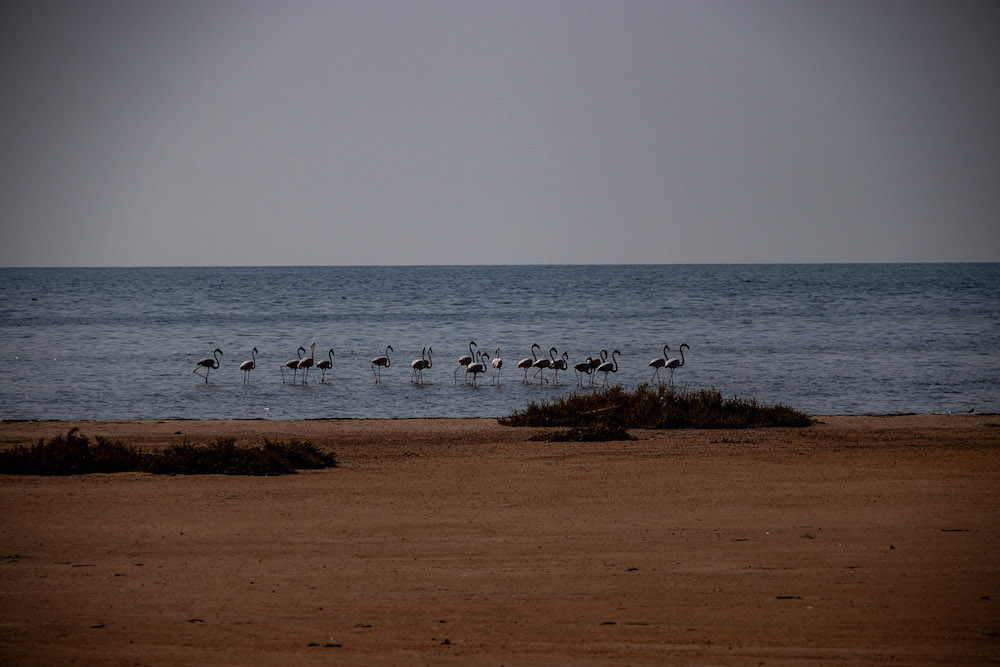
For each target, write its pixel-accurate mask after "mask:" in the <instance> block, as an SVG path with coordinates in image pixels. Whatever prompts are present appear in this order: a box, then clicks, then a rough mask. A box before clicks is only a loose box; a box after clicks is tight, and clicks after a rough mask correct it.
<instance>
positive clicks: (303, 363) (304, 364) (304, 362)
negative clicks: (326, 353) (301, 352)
mask: <svg viewBox="0 0 1000 667" xmlns="http://www.w3.org/2000/svg"><path fill="white" fill-rule="evenodd" d="M315 354H316V343H313V344H312V345H311V346H310V348H309V356H308V357H306V358H305V359H299V368H301V369H302V384H305V383H306V381H307V380H308V379H309V369H310V368H311V367H312V365H313V356H315Z"/></svg>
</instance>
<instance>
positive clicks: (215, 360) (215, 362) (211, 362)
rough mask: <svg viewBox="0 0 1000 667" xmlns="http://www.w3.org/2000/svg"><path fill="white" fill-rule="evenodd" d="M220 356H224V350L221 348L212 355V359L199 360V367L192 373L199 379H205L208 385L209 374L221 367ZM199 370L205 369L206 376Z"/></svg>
mask: <svg viewBox="0 0 1000 667" xmlns="http://www.w3.org/2000/svg"><path fill="white" fill-rule="evenodd" d="M220 354H222V350H220V349H219V348H215V352H214V353H213V354H212V356H211V357H205V358H204V359H199V360H198V365H197V366H195V367H194V371H192V372H193V373H194V374H195V375H197V376H198V377H203V378H205V384H208V374H209V373H210V372H211V371H212V369H213V368H218V367H219V355H220ZM199 368H204V369H205V374H204V375H202V374H201V373H199V372H198V369H199Z"/></svg>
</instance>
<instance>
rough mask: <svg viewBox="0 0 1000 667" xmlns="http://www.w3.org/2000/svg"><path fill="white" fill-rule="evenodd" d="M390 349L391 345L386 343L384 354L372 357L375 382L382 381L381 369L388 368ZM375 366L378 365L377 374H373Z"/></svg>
mask: <svg viewBox="0 0 1000 667" xmlns="http://www.w3.org/2000/svg"><path fill="white" fill-rule="evenodd" d="M392 351H393V349H392V345H386V346H385V354H383V355H381V356H378V357H375V358H374V359H372V375H374V376H375V384H378V383H380V382H382V369H383V368H389V353H390V352H392ZM376 366H378V375H375V367H376Z"/></svg>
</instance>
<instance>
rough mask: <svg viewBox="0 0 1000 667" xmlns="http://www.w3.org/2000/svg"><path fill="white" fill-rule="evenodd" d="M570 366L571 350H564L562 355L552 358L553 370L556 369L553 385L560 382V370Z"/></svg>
mask: <svg viewBox="0 0 1000 667" xmlns="http://www.w3.org/2000/svg"><path fill="white" fill-rule="evenodd" d="M567 368H569V352H563V353H562V357H560V358H559V359H553V360H552V370H554V371H555V373H554V375H553V378H552V386H553V387H554V386H556V385H557V384H559V371H564V370H566V369H567Z"/></svg>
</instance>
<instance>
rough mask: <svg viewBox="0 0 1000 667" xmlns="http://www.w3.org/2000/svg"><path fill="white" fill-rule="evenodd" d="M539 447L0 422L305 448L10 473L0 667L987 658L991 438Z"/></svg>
mask: <svg viewBox="0 0 1000 667" xmlns="http://www.w3.org/2000/svg"><path fill="white" fill-rule="evenodd" d="M817 419H818V420H819V421H818V423H816V424H814V425H812V426H809V427H802V428H767V429H718V430H715V429H713V430H704V431H695V430H645V429H631V430H630V432H631V433H632V434H633V435H635V436H637V437H638V438H639V440H636V441H627V442H597V443H556V442H551V443H550V442H532V441H529V440H528V438H530V436H532V435H534V434H537V433H540V432H544V431H546V430H556V429H554V428H553V429H548V428H545V427H542V428H539V427H507V426H501V425H499V424H498V423H497V422H496V420H495V419H492V418H478V419H467V418H463V419H448V418H444V419H437V418H434V419H426V418H425V419H415V418H407V419H386V420H378V419H323V420H303V421H282V420H257V419H253V420H212V421H200V420H141V421H132V420H111V421H71V422H68V421H54V422H37V421H32V422H0V447H7V446H11V445H13V444H33V443H34V442H37V441H38V439H39V438H46V439H47V438H50V437H53V436H55V435H58V434H60V433H65V432H66V431H67V430H69V428H72V427H74V426H77V427H79V428H80V430H81V432H82V433H83V434H84V435H87V436H89V437H94V436H97V435H103V436H106V437H109V438H113V439H122V440H126V441H127V442H128V443H129V444H134V445H140V446H150V447H159V446H166V445H169V444H174V443H176V442H179V441H181V440H182V439H184V438H187V439H188V440H189V441H192V442H204V441H208V440H211V439H214V438H216V437H222V436H227V437H235V438H237V439H238V440H239V441H241V442H253V441H254V439H260V438H264V437H267V438H269V439H272V440H274V439H279V438H289V437H295V438H299V439H308V440H311V441H312V442H313V443H314V444H316V445H317V446H320V447H323V448H327V449H329V450H331V451H332V452H333V453H334V454H335V455H336V457H337V459H338V461H339V465H338V467H336V468H331V469H324V470H315V471H302V472H300V474H297V475H288V476H282V477H229V476H223V475H193V476H184V475H177V476H163V475H152V474H149V473H115V474H93V475H81V476H72V477H35V476H13V475H0V507H2V508H3V509H2V511H0V557H2V558H0V588H2V590H4V596H3V597H2V598H0V658H2V659H3V661H4V662H9V663H12V664H51V663H53V662H55V663H65V662H69V661H74V660H75V661H84V662H103V663H107V662H114V663H121V662H126V661H128V662H136V661H138V662H141V663H144V664H153V665H160V664H162V665H166V664H195V663H204V662H206V661H212V662H216V663H219V664H260V663H268V664H270V663H275V662H288V663H293V664H327V663H329V662H331V661H335V662H338V663H343V664H371V663H377V664H400V663H405V664H426V663H431V662H440V661H441V660H442V659H451V660H453V661H458V662H461V663H464V664H467V663H473V664H500V663H508V664H510V663H514V664H552V663H573V664H602V665H603V664H609V663H611V664H663V663H671V662H683V663H685V664H713V665H718V664H733V665H737V664H747V663H749V662H751V661H752V662H754V663H758V662H765V663H767V664H803V663H817V664H827V663H830V662H838V663H843V664H858V665H862V664H872V663H877V662H882V661H890V660H895V661H897V662H900V663H905V664H918V665H919V664H940V663H942V662H946V663H963V664H968V663H982V662H989V661H996V660H1000V637H998V636H997V635H998V634H1000V607H998V606H997V605H1000V570H998V568H997V567H996V565H995V558H994V555H995V554H996V553H997V550H998V549H1000V525H998V522H997V521H996V519H997V517H998V516H1000V493H998V486H997V485H998V481H997V480H998V479H1000V417H998V416H996V415H979V414H975V415H901V416H828V417H817Z"/></svg>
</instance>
